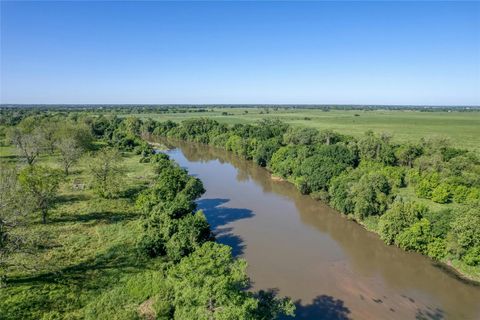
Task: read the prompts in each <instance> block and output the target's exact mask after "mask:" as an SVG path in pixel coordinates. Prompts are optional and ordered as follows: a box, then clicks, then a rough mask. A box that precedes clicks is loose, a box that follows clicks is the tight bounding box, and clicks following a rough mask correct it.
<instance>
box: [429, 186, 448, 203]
mask: <svg viewBox="0 0 480 320" xmlns="http://www.w3.org/2000/svg"><path fill="white" fill-rule="evenodd" d="M450 198H451V194H450V186H449V185H448V184H446V183H440V184H439V185H438V186H437V187H436V188H435V189H433V190H432V201H434V202H437V203H447V202H450Z"/></svg>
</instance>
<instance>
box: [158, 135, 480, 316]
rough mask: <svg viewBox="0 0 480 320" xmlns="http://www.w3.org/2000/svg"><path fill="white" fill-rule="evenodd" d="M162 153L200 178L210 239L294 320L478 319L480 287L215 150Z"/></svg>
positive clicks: (184, 148)
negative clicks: (242, 262) (285, 301)
mask: <svg viewBox="0 0 480 320" xmlns="http://www.w3.org/2000/svg"><path fill="white" fill-rule="evenodd" d="M175 145H176V147H177V149H173V150H170V151H169V152H168V153H169V155H170V156H171V157H172V158H173V159H174V160H175V161H177V162H178V163H179V164H180V165H181V166H182V167H185V168H186V169H188V170H189V172H190V174H192V175H195V176H197V177H198V178H200V179H201V180H202V181H203V183H204V186H205V189H206V190H207V192H206V193H205V194H204V195H203V197H202V198H201V199H199V200H198V207H199V208H200V209H203V211H204V213H205V215H206V217H207V219H208V221H209V223H210V224H211V226H212V230H213V231H214V233H215V235H216V237H217V240H218V241H219V242H221V243H225V244H228V245H230V246H232V248H233V253H234V254H235V255H236V256H239V257H242V258H244V259H246V260H247V262H248V269H247V271H248V275H249V276H250V278H251V280H252V289H254V290H258V289H274V290H276V291H278V294H279V295H286V296H290V297H291V298H292V299H293V300H294V301H295V302H296V304H297V311H296V313H297V318H298V319H480V287H479V286H476V285H473V284H469V283H466V282H464V281H461V280H459V279H458V278H457V277H456V276H455V275H453V274H452V273H449V272H447V271H445V270H444V269H443V268H442V267H441V265H439V264H437V263H435V262H433V261H432V260H430V259H428V258H426V257H424V256H421V255H419V254H416V253H408V252H404V251H403V250H400V249H398V248H396V247H394V246H387V245H385V244H384V243H383V242H382V241H381V240H380V239H379V237H378V236H377V235H375V234H373V233H370V232H367V231H366V230H364V229H363V228H362V227H361V226H359V225H358V224H356V223H355V222H352V221H349V220H348V219H346V218H345V217H344V216H342V215H341V214H339V213H338V212H336V211H335V210H333V209H331V208H329V207H328V206H327V205H325V204H323V203H321V202H319V201H315V200H313V199H312V198H310V197H309V196H305V195H302V194H300V192H298V191H297V190H296V188H295V187H294V186H293V185H292V184H290V183H288V182H283V181H275V180H272V179H271V176H270V174H269V173H268V171H266V170H265V169H264V168H261V167H259V166H257V165H255V164H254V163H253V162H251V161H247V160H243V159H240V158H238V157H236V156H234V155H233V154H232V153H229V152H227V151H223V150H220V149H217V148H213V147H209V146H204V145H198V144H191V143H182V142H175Z"/></svg>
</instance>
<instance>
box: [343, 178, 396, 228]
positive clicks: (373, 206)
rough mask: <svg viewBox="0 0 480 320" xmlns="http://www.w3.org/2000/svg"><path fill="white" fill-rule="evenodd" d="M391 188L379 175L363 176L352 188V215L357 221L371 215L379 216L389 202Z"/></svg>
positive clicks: (385, 179)
mask: <svg viewBox="0 0 480 320" xmlns="http://www.w3.org/2000/svg"><path fill="white" fill-rule="evenodd" d="M390 191H391V186H390V184H389V182H388V179H387V178H386V177H385V176H384V175H383V174H381V173H377V172H371V173H367V174H365V175H363V176H362V177H361V178H360V180H359V181H358V183H356V184H355V185H354V186H353V188H352V194H353V202H354V203H355V205H354V209H353V213H354V215H355V217H356V218H357V219H360V220H361V219H364V218H365V217H367V216H371V215H381V214H383V213H384V212H385V210H387V207H388V204H389V203H390V201H391V197H390Z"/></svg>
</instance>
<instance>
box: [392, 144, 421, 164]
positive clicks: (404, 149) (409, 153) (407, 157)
mask: <svg viewBox="0 0 480 320" xmlns="http://www.w3.org/2000/svg"><path fill="white" fill-rule="evenodd" d="M421 155H422V147H421V146H419V145H416V144H411V143H409V144H403V145H401V146H400V147H398V149H397V150H396V151H395V156H396V157H397V160H398V162H399V163H400V164H401V165H404V166H409V167H410V168H412V167H413V161H414V160H415V159H416V158H418V157H419V156H421Z"/></svg>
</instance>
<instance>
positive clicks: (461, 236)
mask: <svg viewBox="0 0 480 320" xmlns="http://www.w3.org/2000/svg"><path fill="white" fill-rule="evenodd" d="M478 230H480V211H478V207H472V208H469V209H465V210H460V211H458V212H457V214H456V216H455V218H454V220H453V221H452V229H451V230H450V233H449V237H448V238H449V243H448V248H449V250H450V252H452V253H453V254H455V255H456V256H457V257H459V258H462V257H463V256H464V255H465V254H466V253H467V252H468V251H469V250H471V248H474V247H478V246H480V232H478Z"/></svg>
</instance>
